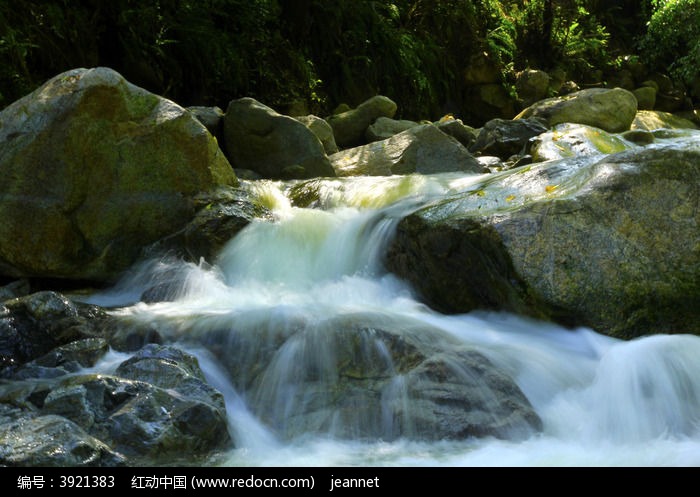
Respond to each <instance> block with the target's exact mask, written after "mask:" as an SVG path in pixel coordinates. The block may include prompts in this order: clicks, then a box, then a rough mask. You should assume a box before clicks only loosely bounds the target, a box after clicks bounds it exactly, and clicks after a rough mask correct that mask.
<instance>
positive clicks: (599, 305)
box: [387, 133, 700, 338]
mask: <svg viewBox="0 0 700 497" xmlns="http://www.w3.org/2000/svg"><path fill="white" fill-rule="evenodd" d="M698 185H700V135H698V134H697V133H695V134H693V135H690V136H689V137H688V138H687V139H686V140H685V141H684V142H682V143H681V142H676V143H675V144H667V145H665V146H663V147H656V146H654V147H640V148H634V149H631V150H627V151H624V152H620V153H617V154H613V155H610V156H608V157H605V158H602V159H601V158H600V157H596V156H589V157H583V158H577V159H576V160H570V159H569V160H566V161H549V162H545V163H539V164H533V165H530V166H524V167H521V168H517V169H513V170H511V171H507V172H503V173H497V174H494V175H493V176H492V177H491V178H489V179H488V180H486V181H484V182H482V183H481V184H477V185H475V186H474V187H473V189H471V190H470V191H468V192H465V193H463V194H461V195H458V196H454V197H453V198H451V199H446V200H442V201H438V202H436V203H435V204H434V205H432V206H429V207H426V208H425V209H423V210H421V211H418V212H416V213H414V214H412V215H410V216H408V217H407V218H405V219H404V220H402V221H401V223H400V224H399V226H398V231H397V234H396V237H395V239H394V242H393V245H392V247H391V248H390V250H389V254H388V257H387V264H388V267H389V268H390V269H391V270H393V271H394V272H396V273H398V274H399V275H400V276H402V277H404V278H406V279H408V280H409V281H411V282H412V283H413V284H414V285H415V286H416V288H417V289H418V290H419V291H420V292H421V293H422V295H423V297H424V298H425V299H426V301H427V302H428V303H429V304H430V305H432V306H433V307H435V308H437V309H439V310H441V311H445V312H467V311H470V310H473V309H479V308H487V309H505V310H509V311H513V312H518V313H524V314H530V315H534V316H537V317H544V318H550V319H553V320H556V321H559V322H561V323H564V324H567V325H584V326H590V327H592V328H594V329H596V330H598V331H600V332H602V333H606V334H609V335H612V336H616V337H623V338H630V337H635V336H640V335H645V334H652V333H696V334H698V333H700V325H699V324H698V323H700V284H699V283H698V282H700V243H699V242H698V240H699V239H698V226H699V225H700V211H698V209H697V205H698V203H699V202H700V188H699V187H698Z"/></svg>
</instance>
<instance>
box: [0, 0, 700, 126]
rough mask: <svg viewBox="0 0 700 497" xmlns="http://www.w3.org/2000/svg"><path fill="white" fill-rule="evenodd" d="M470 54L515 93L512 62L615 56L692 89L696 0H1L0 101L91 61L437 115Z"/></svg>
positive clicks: (575, 75) (582, 76) (590, 72)
mask: <svg viewBox="0 0 700 497" xmlns="http://www.w3.org/2000/svg"><path fill="white" fill-rule="evenodd" d="M478 57H485V58H486V59H488V60H489V61H491V63H492V65H493V66H494V67H495V68H496V69H497V71H498V83H499V84H501V85H503V88H505V89H506V90H507V92H508V93H509V94H510V95H513V96H514V97H515V96H517V95H515V91H516V90H515V86H514V81H515V74H516V73H517V71H520V70H522V69H525V68H536V69H543V70H545V71H552V70H554V69H558V70H560V71H564V72H565V73H566V78H567V79H570V80H574V81H576V82H578V83H579V84H581V85H582V86H583V85H601V84H606V82H607V80H609V79H612V78H614V77H615V74H616V73H617V72H619V71H620V69H621V68H622V67H624V64H626V63H629V62H630V61H634V62H635V63H636V62H639V63H641V64H644V65H645V66H646V68H647V70H648V71H659V72H664V73H668V74H670V75H671V76H672V78H673V79H674V81H675V84H676V85H677V86H678V87H679V88H683V89H684V91H685V90H686V89H688V93H689V94H692V91H689V89H690V88H692V87H693V85H694V84H695V85H697V84H698V79H699V74H700V0H529V1H528V0H517V1H511V0H471V1H467V0H395V1H373V0H109V1H103V0H53V1H46V0H22V1H21V2H18V1H14V0H0V108H2V107H4V106H6V105H8V104H9V103H11V102H12V101H14V100H15V99H17V98H19V97H21V96H23V95H24V94H26V93H28V92H29V91H31V90H33V89H34V88H36V87H37V86H38V85H39V84H41V83H42V82H44V81H45V80H46V79H48V78H50V77H52V76H54V75H56V74H58V73H60V72H62V71H65V70H67V69H71V68H75V67H93V66H98V65H103V66H109V67H112V68H114V69H116V70H117V71H119V72H121V73H122V74H123V75H124V76H125V77H126V78H127V79H128V80H130V81H131V82H133V83H135V84H138V85H139V86H143V87H144V88H147V89H148V90H150V91H152V92H155V93H158V94H161V95H164V96H167V97H169V98H171V99H173V100H175V101H177V102H178V103H180V104H182V105H219V106H224V107H225V105H226V104H227V103H228V101H229V100H230V99H232V98H238V97H242V96H251V97H254V98H257V99H258V100H260V101H262V102H265V103H266V104H268V105H271V106H273V107H276V108H277V109H278V110H281V111H289V109H290V108H292V107H293V106H294V105H297V106H299V105H301V106H302V107H303V108H305V109H307V110H308V111H310V112H314V113H317V114H320V115H326V114H328V113H330V112H331V111H332V109H333V108H334V107H335V106H336V105H338V104H339V103H341V102H345V103H348V104H350V105H351V106H354V105H356V104H358V103H360V102H361V101H362V100H364V99H366V98H368V97H370V96H372V95H375V94H378V93H380V94H384V95H388V96H390V97H391V98H392V99H394V100H395V101H396V102H397V103H398V104H399V113H400V115H399V116H398V117H405V118H424V117H431V118H436V117H439V115H441V114H443V113H445V112H447V111H454V112H459V111H460V108H461V107H462V106H463V105H464V86H465V81H464V80H465V78H464V71H465V68H467V67H469V65H470V64H471V63H472V61H474V60H475V58H478ZM695 98H696V101H697V98H698V96H697V95H696V96H695Z"/></svg>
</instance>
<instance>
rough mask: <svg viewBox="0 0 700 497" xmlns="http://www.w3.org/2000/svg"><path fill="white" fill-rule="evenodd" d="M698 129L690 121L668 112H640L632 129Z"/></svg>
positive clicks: (633, 122) (635, 117)
mask: <svg viewBox="0 0 700 497" xmlns="http://www.w3.org/2000/svg"><path fill="white" fill-rule="evenodd" d="M661 128H663V129H698V126H697V125H696V124H695V123H694V122H693V121H690V120H688V119H684V118H682V117H678V116H675V115H673V114H670V113H668V112H661V111H654V110H640V111H639V112H637V114H636V115H635V116H634V121H632V129H640V130H645V131H654V130H656V129H661Z"/></svg>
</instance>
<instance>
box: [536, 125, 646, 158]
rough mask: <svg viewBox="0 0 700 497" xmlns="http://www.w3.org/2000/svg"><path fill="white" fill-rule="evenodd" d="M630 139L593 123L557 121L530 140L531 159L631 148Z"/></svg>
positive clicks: (605, 152) (574, 155) (593, 153)
mask: <svg viewBox="0 0 700 497" xmlns="http://www.w3.org/2000/svg"><path fill="white" fill-rule="evenodd" d="M632 146H633V145H632V143H631V142H627V141H625V140H624V139H623V138H621V137H620V136H619V135H614V134H611V133H608V132H607V131H604V130H602V129H600V128H595V127H593V126H586V125H584V124H570V123H563V124H558V125H556V126H555V127H554V129H553V130H552V131H549V132H546V133H542V134H541V135H539V136H538V137H537V138H535V139H534V140H533V143H532V147H531V152H532V159H533V161H534V162H542V161H548V160H555V159H564V158H572V157H582V156H586V155H603V154H612V153H616V152H622V151H623V150H627V149H629V148H631V147H632Z"/></svg>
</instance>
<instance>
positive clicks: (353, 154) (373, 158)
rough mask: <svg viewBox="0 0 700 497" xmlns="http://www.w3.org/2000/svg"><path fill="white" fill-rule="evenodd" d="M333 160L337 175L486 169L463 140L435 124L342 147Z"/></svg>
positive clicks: (380, 174) (472, 171) (477, 170)
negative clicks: (453, 136) (382, 138)
mask: <svg viewBox="0 0 700 497" xmlns="http://www.w3.org/2000/svg"><path fill="white" fill-rule="evenodd" d="M330 159H331V164H332V165H333V168H334V169H335V172H336V174H337V175H338V176H360V175H367V176H389V175H392V174H411V173H421V174H432V173H442V172H450V171H465V172H470V173H481V172H482V171H483V168H482V167H481V166H480V165H479V163H478V162H477V161H476V160H475V159H474V157H473V156H472V155H471V154H470V153H469V151H468V150H467V149H466V148H464V147H463V146H462V144H461V143H459V142H458V141H457V140H455V139H454V138H452V137H451V136H448V135H446V134H445V133H442V132H441V131H440V130H438V129H437V128H436V127H435V126H433V125H432V124H423V125H420V126H416V127H414V128H411V129H409V130H407V131H404V132H402V133H399V134H398V135H394V136H392V137H391V138H388V139H386V140H382V141H378V142H373V143H370V144H368V145H363V146H361V147H356V148H352V149H348V150H343V151H341V152H338V153H337V154H333V155H332V156H331V157H330Z"/></svg>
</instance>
